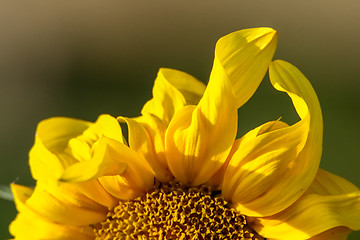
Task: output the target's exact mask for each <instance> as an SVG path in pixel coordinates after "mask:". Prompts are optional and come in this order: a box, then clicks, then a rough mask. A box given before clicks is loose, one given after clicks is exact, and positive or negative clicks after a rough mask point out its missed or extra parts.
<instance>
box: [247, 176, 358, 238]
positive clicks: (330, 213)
mask: <svg viewBox="0 0 360 240" xmlns="http://www.w3.org/2000/svg"><path fill="white" fill-rule="evenodd" d="M253 227H254V228H255V230H256V231H257V232H258V233H259V234H260V235H262V236H264V237H268V238H275V239H280V240H281V239H294V240H297V239H299V240H300V239H308V238H311V239H324V237H323V236H327V235H328V234H335V236H338V237H339V238H333V239H342V238H344V237H345V236H346V235H347V234H348V233H349V229H352V230H360V191H359V190H358V188H357V187H355V186H354V185H353V184H351V183H350V182H348V181H347V180H345V179H343V178H340V177H338V176H336V175H333V174H331V173H328V172H326V171H324V170H319V172H318V174H317V175H316V178H315V181H314V182H313V184H312V185H311V186H310V188H309V190H308V191H307V192H306V193H305V194H304V195H303V196H302V197H301V198H300V199H299V200H298V201H296V202H295V203H294V204H293V205H291V206H290V207H289V208H287V209H285V210H284V211H282V212H280V213H277V214H275V215H273V216H269V217H265V218H259V219H257V220H256V221H255V224H254V225H253ZM322 237H323V238H322ZM329 239H331V238H329ZM344 239H345V238H344Z"/></svg>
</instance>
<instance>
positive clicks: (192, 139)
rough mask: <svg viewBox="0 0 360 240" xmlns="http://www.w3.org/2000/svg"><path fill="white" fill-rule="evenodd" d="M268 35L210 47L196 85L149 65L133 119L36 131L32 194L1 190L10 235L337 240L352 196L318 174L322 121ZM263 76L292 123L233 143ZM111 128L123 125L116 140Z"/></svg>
mask: <svg viewBox="0 0 360 240" xmlns="http://www.w3.org/2000/svg"><path fill="white" fill-rule="evenodd" d="M276 45H277V32H276V31H274V30H273V29H271V28H255V29H245V30H241V31H237V32H234V33H231V34H229V35H226V36H224V37H222V38H221V39H220V40H219V41H218V42H217V44H216V48H215V59H214V65H213V69H212V71H211V74H210V79H209V83H208V85H207V87H205V85H204V84H203V83H201V82H200V81H198V80H197V79H195V78H194V77H192V76H190V75H188V74H186V73H184V72H181V71H177V70H172V69H160V70H159V72H158V75H157V78H156V80H155V83H154V88H153V98H152V99H151V100H149V101H148V102H147V103H146V104H145V105H144V107H143V109H142V111H141V116H139V117H136V118H127V117H118V118H114V117H112V116H110V115H101V116H99V118H98V119H97V121H96V122H95V123H91V122H87V121H82V120H77V119H71V118H65V117H55V118H50V119H47V120H44V121H42V122H40V123H39V125H38V127H37V131H36V137H35V144H34V146H33V148H32V149H31V151H30V154H29V165H30V169H31V173H32V176H33V178H34V179H35V180H36V186H35V188H34V189H32V188H29V187H26V186H21V185H16V184H12V186H11V188H12V192H13V195H14V198H15V203H16V207H17V210H18V212H19V213H18V215H17V217H16V219H15V220H14V221H13V222H12V223H11V224H10V232H11V234H12V235H13V236H14V237H15V239H34V240H35V239H80V240H81V239H96V240H100V239H137V240H138V239H258V240H260V239H278V240H282V239H286V240H289V239H291V240H297V239H299V240H300V239H312V240H314V239H317V240H319V239H337V240H339V239H346V237H347V235H348V234H349V233H350V232H351V231H352V230H359V229H360V191H359V189H358V188H357V187H356V186H354V185H353V184H351V183H350V182H348V181H347V180H345V179H343V178H341V177H338V176H336V175H333V174H331V173H329V172H327V171H325V170H322V169H319V162H320V158H321V152H322V136H323V125H322V114H321V108H320V104H319V101H318V99H317V96H316V94H315V92H314V90H313V88H312V86H311V85H310V83H309V81H308V80H307V79H306V78H305V76H304V75H303V74H302V73H301V72H300V71H299V70H298V69H297V68H296V67H295V66H293V65H291V64H290V63H287V62H285V61H282V60H276V61H272V58H273V55H274V52H275V49H276ZM268 70H269V76H270V81H271V84H272V85H273V87H274V88H275V89H276V90H278V91H281V92H285V93H287V95H288V96H289V97H290V98H291V100H292V102H293V105H294V107H295V109H296V112H297V114H298V116H299V121H298V122H296V123H295V124H292V125H288V124H286V123H285V122H282V121H281V120H280V119H278V120H275V121H270V122H267V123H265V124H263V125H261V126H259V127H257V128H255V129H253V130H251V131H249V132H248V133H246V134H245V135H244V136H242V137H241V138H240V139H236V133H237V125H238V114H237V110H238V108H240V107H241V106H242V105H243V104H245V103H246V102H247V101H248V99H249V98H250V97H251V96H252V95H253V93H254V92H255V91H256V89H257V88H258V86H259V84H260V82H261V81H262V79H263V78H264V75H265V74H266V72H267V71H268ZM120 123H124V124H126V125H127V128H128V138H127V139H125V137H124V135H123V133H122V129H121V126H120Z"/></svg>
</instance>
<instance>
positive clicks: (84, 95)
mask: <svg viewBox="0 0 360 240" xmlns="http://www.w3.org/2000/svg"><path fill="white" fill-rule="evenodd" d="M359 9H360V1H357V0H345V1H336V0H327V1H326V0H319V1H300V0H295V1H286V0H274V1H264V0H261V1H240V0H233V1H213V0H207V1H205V0H196V1H188V0H185V1H180V0H178V1H176V0H167V1H166V0H161V1H160V0H152V1H146V0H137V1H131V0H128V1H125V0H117V1H114V0H105V1H96V0H77V1H41V0H32V1H28V0H19V1H11V0H0V117H1V118H0V136H1V137H0V146H1V147H0V161H1V167H0V184H1V185H8V184H9V183H12V182H16V183H18V184H24V185H29V186H32V185H34V181H33V180H32V178H31V174H30V170H29V167H28V151H29V150H30V148H31V146H32V144H33V141H34V133H35V128H36V125H37V123H38V122H39V121H41V120H42V119H45V118H49V117H53V116H67V117H73V118H81V119H85V120H89V121H94V120H96V118H97V116H98V115H99V114H102V113H109V114H111V115H113V116H119V115H123V116H137V115H138V114H139V113H140V110H141V107H142V105H143V104H144V103H145V102H146V101H147V100H148V99H150V98H151V89H152V84H153V81H154V79H155V77H156V73H157V71H158V69H159V68H160V67H168V68H175V69H179V70H183V71H185V72H187V73H190V74H192V75H194V76H195V77H197V78H198V79H200V80H202V81H203V82H207V79H208V76H209V73H210V70H211V66H212V61H213V57H214V56H213V54H214V46H215V43H216V41H217V39H218V38H220V37H221V36H223V35H226V34H228V33H230V32H233V31H236V30H239V29H243V28H249V27H259V26H268V27H273V28H274V29H276V30H277V31H278V32H279V43H278V49H277V52H276V55H275V59H283V60H286V61H289V62H291V63H292V64H294V65H295V66H297V67H298V68H299V69H300V70H301V71H302V72H303V73H304V74H305V75H306V76H307V77H308V79H309V80H310V81H311V83H312V84H313V86H314V88H315V91H316V92H317V94H318V97H319V100H320V103H321V106H322V111H323V116H324V148H323V157H322V162H321V167H322V168H324V169H326V170H329V171H331V172H333V173H335V174H338V175H340V176H343V177H345V178H347V179H349V180H351V181H352V182H353V183H354V184H356V185H357V186H358V187H360V173H359V170H360V153H359V152H360V151H359V149H360V140H359V135H360V125H359V123H360V74H359V73H360V71H359V69H360V61H359V56H360V44H359V42H360V31H359V30H360V10H359ZM279 117H282V119H283V120H284V121H286V122H288V123H294V122H295V121H297V120H298V118H297V116H296V113H295V111H294V109H293V106H292V105H291V101H290V99H289V98H288V97H287V96H286V95H285V94H283V93H279V92H277V91H275V90H274V89H273V88H272V87H271V84H270V83H269V80H268V77H266V78H265V80H264V82H263V83H262V84H261V86H260V88H259V90H258V91H257V92H256V93H255V95H254V96H253V98H252V99H251V100H250V101H249V102H248V103H247V104H245V106H244V107H243V108H241V109H240V110H239V134H238V135H239V136H241V135H242V134H243V133H245V132H246V131H248V130H250V129H252V128H254V127H256V126H258V125H260V124H262V123H264V122H266V121H269V120H275V119H278V118H279ZM0 208H1V209H0V212H1V218H0V239H7V238H10V235H9V233H8V229H7V228H8V224H9V223H10V222H11V220H12V219H14V217H15V215H16V210H15V207H14V204H13V203H12V202H10V201H6V200H0ZM349 239H350V240H351V239H352V240H356V239H360V234H359V233H353V234H351V236H350V237H349Z"/></svg>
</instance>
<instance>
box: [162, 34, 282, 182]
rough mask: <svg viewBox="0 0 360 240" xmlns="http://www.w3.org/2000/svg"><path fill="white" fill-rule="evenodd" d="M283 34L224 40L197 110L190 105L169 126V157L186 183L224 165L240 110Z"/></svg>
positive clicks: (175, 172) (232, 36)
mask: <svg viewBox="0 0 360 240" xmlns="http://www.w3.org/2000/svg"><path fill="white" fill-rule="evenodd" d="M276 42H277V34H276V32H275V31H274V30H272V29H269V28H258V29H247V30H241V31H238V32H235V33H231V34H229V35H227V36H225V37H223V38H221V39H220V40H219V41H218V43H217V45H216V49H215V59H214V66H213V70H212V72H211V75H210V80H209V84H208V86H207V88H206V90H205V93H204V95H203V97H202V98H201V100H200V102H199V104H198V105H197V107H195V106H186V107H184V108H182V109H181V110H180V111H178V112H177V113H176V114H175V115H174V117H173V119H172V121H171V122H170V124H169V127H168V130H167V132H166V137H165V146H166V154H167V155H166V156H167V161H168V165H169V168H170V170H171V172H172V173H173V175H174V176H175V177H176V178H177V179H178V180H180V181H182V182H184V183H186V184H193V185H198V184H201V183H205V182H207V181H209V179H210V178H211V177H212V175H213V174H215V173H216V172H217V171H218V170H219V169H220V168H221V166H222V165H223V163H224V162H225V160H226V157H227V155H228V153H229V151H230V149H231V146H232V144H233V141H234V139H235V135H236V129H237V109H238V108H239V107H240V106H241V105H242V104H244V103H245V102H246V101H247V100H248V99H249V98H250V97H251V96H252V94H253V93H254V92H255V90H256V89H257V87H258V86H259V84H260V82H261V80H262V78H263V77H264V75H265V73H266V70H267V67H268V64H269V63H270V61H271V58H272V56H273V54H274V51H275V47H276Z"/></svg>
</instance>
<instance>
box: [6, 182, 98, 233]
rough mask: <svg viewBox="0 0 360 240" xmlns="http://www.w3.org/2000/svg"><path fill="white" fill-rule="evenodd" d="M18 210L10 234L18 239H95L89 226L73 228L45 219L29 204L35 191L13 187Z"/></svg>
mask: <svg viewBox="0 0 360 240" xmlns="http://www.w3.org/2000/svg"><path fill="white" fill-rule="evenodd" d="M11 188H12V192H13V194H14V199H15V203H16V208H17V210H18V211H19V214H18V215H17V217H16V219H15V220H14V221H13V222H12V223H11V224H10V227H9V229H10V233H11V234H12V235H13V236H15V237H16V239H24V240H25V239H26V240H27V239H30V240H36V239H81V240H87V239H89V240H90V239H93V238H94V234H93V231H92V229H91V228H90V227H89V226H74V225H73V226H71V225H68V224H59V223H56V222H53V221H51V220H50V219H48V218H45V217H43V215H42V213H43V212H42V211H41V212H37V211H36V210H34V209H33V208H32V207H31V206H29V204H28V200H29V198H31V197H32V194H33V189H31V188H28V187H24V186H20V185H15V184H13V185H12V186H11Z"/></svg>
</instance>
